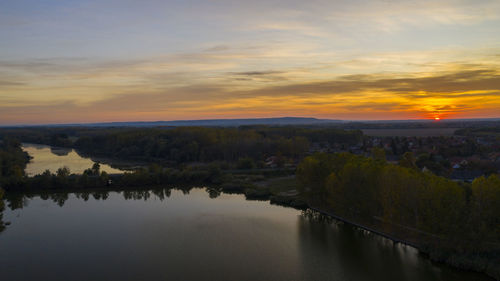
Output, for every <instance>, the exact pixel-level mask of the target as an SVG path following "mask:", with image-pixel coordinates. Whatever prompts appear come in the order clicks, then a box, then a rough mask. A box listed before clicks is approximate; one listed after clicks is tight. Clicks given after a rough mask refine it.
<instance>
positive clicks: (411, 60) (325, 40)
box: [0, 0, 500, 125]
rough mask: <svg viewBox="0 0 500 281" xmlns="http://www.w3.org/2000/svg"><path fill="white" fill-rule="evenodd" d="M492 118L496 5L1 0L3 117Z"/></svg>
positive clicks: (350, 0)
mask: <svg viewBox="0 0 500 281" xmlns="http://www.w3.org/2000/svg"><path fill="white" fill-rule="evenodd" d="M280 116H304V117H317V118H332V119H348V120H359V119H425V118H429V119H433V118H435V117H436V116H439V117H441V118H442V119H443V118H445V119H446V118H479V117H480V118H485V117H500V1H498V0H491V1H488V0H485V1H482V0H475V1H453V0H449V1H439V0H438V1H436V0H434V1H426V0H422V1H390V0H385V1H368V0H346V1H333V0H325V1H304V0H301V1H295V0H287V1H277V0H265V1H264V0H262V1H261V0H253V1H237V0H220V1H209V0H197V1H190V0H182V1H160V0H141V1H139V0H136V1H133V0H101V1H96V0H91V1H83V0H82V1H75V0H66V1H60V0H29V1H27V0H15V1H14V0H12V1H2V2H0V125H7V124H41V123H74V122H103V121H146V120H179V119H208V118H210V119H213V118H252V117H280Z"/></svg>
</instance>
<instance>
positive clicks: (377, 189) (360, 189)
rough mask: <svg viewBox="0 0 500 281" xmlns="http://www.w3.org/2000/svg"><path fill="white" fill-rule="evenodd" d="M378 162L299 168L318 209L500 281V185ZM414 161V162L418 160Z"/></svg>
mask: <svg viewBox="0 0 500 281" xmlns="http://www.w3.org/2000/svg"><path fill="white" fill-rule="evenodd" d="M412 160H413V159H412V158H409V157H407V158H403V159H402V160H401V161H400V163H399V165H393V164H389V163H387V162H386V161H385V155H384V152H383V151H382V150H377V149H374V151H373V156H372V157H362V156H356V155H352V154H349V153H339V154H327V153H318V154H315V155H312V156H308V157H306V158H305V159H304V160H303V162H302V163H301V164H300V165H299V166H298V168H297V178H298V180H299V181H300V183H301V185H300V186H301V191H302V194H303V195H305V196H307V198H308V202H309V203H310V205H311V206H317V207H318V208H321V209H324V210H328V211H329V212H331V213H333V214H335V215H338V216H340V217H344V218H347V219H349V220H352V221H354V222H357V223H359V224H362V225H368V226H371V227H373V228H375V229H378V230H380V231H382V232H388V233H390V234H392V235H393V236H395V237H400V238H403V239H404V240H406V241H410V242H412V243H413V244H416V245H418V246H419V248H420V249H423V250H424V252H428V253H429V254H430V255H431V257H433V258H434V259H436V260H441V261H446V262H448V263H451V264H454V265H457V266H459V267H462V268H468V269H471V268H472V269H476V270H481V271H486V272H488V273H490V275H492V276H495V277H496V278H499V277H500V267H499V265H500V178H499V176H498V175H490V176H488V177H484V176H482V177H479V178H477V179H475V180H474V181H473V182H472V183H471V184H467V183H459V182H455V181H451V180H449V179H446V178H443V177H439V176H436V175H434V174H432V173H430V172H422V171H421V170H419V169H417V168H415V167H416V165H415V163H414V162H412ZM413 161H414V160H413Z"/></svg>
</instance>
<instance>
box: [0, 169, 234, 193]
mask: <svg viewBox="0 0 500 281" xmlns="http://www.w3.org/2000/svg"><path fill="white" fill-rule="evenodd" d="M223 176H225V175H223V174H222V172H221V169H220V167H219V166H217V165H216V164H213V165H206V166H203V167H197V168H192V167H188V168H185V169H182V170H179V169H172V168H163V167H161V166H159V165H156V164H152V165H150V166H149V167H148V168H141V169H137V170H135V171H133V172H125V173H124V174H114V175H109V174H107V173H106V172H105V171H101V170H100V165H99V164H98V163H95V164H94V165H93V166H92V167H91V168H89V169H87V170H85V171H84V172H83V173H82V174H81V175H80V174H72V173H71V171H70V170H69V169H68V168H67V167H62V168H59V169H58V170H57V171H56V172H55V173H52V172H50V171H49V170H46V171H45V172H43V173H42V174H38V175H35V176H33V177H26V176H24V177H22V178H20V179H19V180H18V181H16V182H9V183H8V184H5V185H4V186H3V188H4V189H5V190H6V191H8V192H30V191H36V192H41V191H51V190H57V191H63V190H67V191H73V190H79V189H98V188H119V189H127V188H147V187H151V186H160V185H193V184H215V183H220V182H222V180H223Z"/></svg>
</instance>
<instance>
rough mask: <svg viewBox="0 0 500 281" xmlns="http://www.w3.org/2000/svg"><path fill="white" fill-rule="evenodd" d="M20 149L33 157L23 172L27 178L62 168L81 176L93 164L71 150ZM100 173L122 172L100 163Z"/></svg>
mask: <svg viewBox="0 0 500 281" xmlns="http://www.w3.org/2000/svg"><path fill="white" fill-rule="evenodd" d="M22 148H23V150H24V151H26V152H28V154H29V155H30V156H31V157H33V159H31V161H30V162H29V163H28V165H27V167H26V170H25V171H26V174H27V175H28V176H34V175H37V174H41V173H43V172H44V171H45V170H47V169H48V170H50V171H51V172H53V173H55V172H56V171H57V169H59V168H61V167H63V166H66V167H68V168H69V169H70V171H71V173H75V174H81V173H83V171H85V170H86V169H88V168H90V167H92V165H93V164H94V163H95V162H94V161H92V160H91V159H90V158H84V157H82V156H80V155H79V154H78V153H76V151H75V150H74V149H71V148H62V147H51V146H47V145H41V144H29V143H23V146H22ZM101 171H106V173H108V174H118V173H123V171H122V170H119V169H115V168H112V167H111V166H109V165H106V164H102V163H101Z"/></svg>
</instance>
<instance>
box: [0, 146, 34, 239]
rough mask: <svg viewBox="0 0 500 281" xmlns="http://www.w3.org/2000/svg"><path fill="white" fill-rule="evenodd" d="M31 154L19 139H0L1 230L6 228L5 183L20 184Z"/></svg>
mask: <svg viewBox="0 0 500 281" xmlns="http://www.w3.org/2000/svg"><path fill="white" fill-rule="evenodd" d="M28 161H29V156H28V154H27V153H26V152H24V151H23V150H22V149H21V144H20V143H19V142H18V141H15V140H12V139H9V138H5V139H3V140H0V231H2V230H3V229H4V223H3V221H2V217H3V215H2V211H3V209H4V203H3V196H4V190H3V188H2V187H5V185H12V184H19V183H21V182H22V180H23V178H24V168H25V167H26V164H27V163H28Z"/></svg>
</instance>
